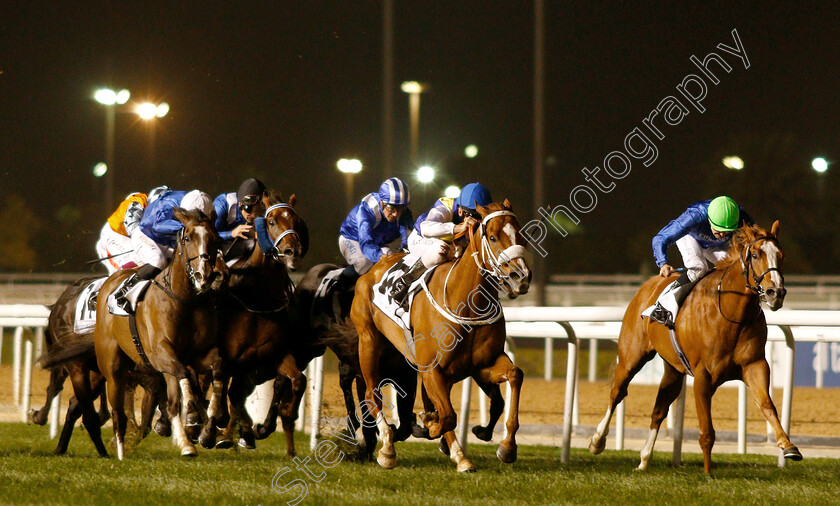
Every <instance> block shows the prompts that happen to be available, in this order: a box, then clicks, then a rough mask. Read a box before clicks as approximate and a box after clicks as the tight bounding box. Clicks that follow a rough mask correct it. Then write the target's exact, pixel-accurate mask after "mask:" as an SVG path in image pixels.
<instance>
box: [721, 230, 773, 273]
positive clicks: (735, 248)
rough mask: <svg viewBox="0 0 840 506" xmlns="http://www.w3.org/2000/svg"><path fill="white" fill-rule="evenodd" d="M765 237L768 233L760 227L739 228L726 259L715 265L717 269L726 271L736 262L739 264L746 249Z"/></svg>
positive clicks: (730, 243)
mask: <svg viewBox="0 0 840 506" xmlns="http://www.w3.org/2000/svg"><path fill="white" fill-rule="evenodd" d="M765 235H768V232H767V231H766V230H764V229H763V228H761V227H759V226H758V225H744V226H743V227H741V228H739V229H738V230H736V231H735V232H734V233H733V234H732V239H731V240H730V241H729V251H727V254H726V258H724V259H723V260H721V261H719V262H718V263H717V264H715V268H717V269H719V270H720V269H725V268H727V267H729V266H730V265H732V264H734V263H735V262H739V261H740V260H741V253H742V252H743V251H744V248H746V247H747V246H749V245H750V243H752V242H753V241H754V240H756V239H758V238H759V237H763V236H765Z"/></svg>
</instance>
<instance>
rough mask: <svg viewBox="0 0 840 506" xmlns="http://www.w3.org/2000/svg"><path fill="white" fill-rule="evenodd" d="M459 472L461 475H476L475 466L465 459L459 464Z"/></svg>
mask: <svg viewBox="0 0 840 506" xmlns="http://www.w3.org/2000/svg"><path fill="white" fill-rule="evenodd" d="M458 472H459V473H474V472H475V466H474V465H473V463H472V462H470V460H469V459H464V460H462V461H461V463H460V464H458Z"/></svg>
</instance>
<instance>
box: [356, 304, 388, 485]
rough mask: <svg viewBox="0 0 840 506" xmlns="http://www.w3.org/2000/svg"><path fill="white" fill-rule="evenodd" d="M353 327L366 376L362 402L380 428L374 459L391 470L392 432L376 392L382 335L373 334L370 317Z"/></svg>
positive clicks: (366, 420) (366, 422) (360, 360)
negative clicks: (376, 452)
mask: <svg viewBox="0 0 840 506" xmlns="http://www.w3.org/2000/svg"><path fill="white" fill-rule="evenodd" d="M354 323H355V322H354ZM356 330H357V331H358V333H359V364H360V365H361V368H362V375H363V376H364V378H365V400H364V403H363V404H364V405H365V406H366V407H367V409H368V412H369V414H370V420H373V421H374V424H375V426H376V427H377V428H378V429H379V438H380V439H382V448H380V449H379V454H378V455H377V457H376V461H377V462H378V463H379V465H380V466H382V467H384V468H385V469H393V468H395V467H396V466H397V450H396V449H395V448H394V431H393V430H392V429H391V426H390V425H389V424H388V420H387V419H386V418H385V414H384V413H382V396H381V394H379V392H378V391H376V389H377V388H378V387H379V382H380V375H379V359H380V357H381V356H382V336H381V335H380V336H377V335H376V334H375V332H376V330H375V328H374V326H373V322H371V321H369V320H368V321H367V322H366V324H364V325H359V324H356ZM370 420H369V419H368V418H367V417H365V416H364V415H363V416H362V420H361V422H362V424H363V425H368V424H369V423H370Z"/></svg>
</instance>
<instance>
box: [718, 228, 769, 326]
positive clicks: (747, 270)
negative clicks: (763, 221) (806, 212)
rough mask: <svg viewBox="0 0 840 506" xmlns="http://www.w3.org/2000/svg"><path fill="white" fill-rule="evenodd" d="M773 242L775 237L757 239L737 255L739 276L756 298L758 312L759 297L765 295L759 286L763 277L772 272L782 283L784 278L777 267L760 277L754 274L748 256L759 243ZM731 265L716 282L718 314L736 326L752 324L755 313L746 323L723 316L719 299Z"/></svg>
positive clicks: (750, 257)
mask: <svg viewBox="0 0 840 506" xmlns="http://www.w3.org/2000/svg"><path fill="white" fill-rule="evenodd" d="M775 240H776V238H775V237H772V236H768V235H765V236H762V237H759V238H758V239H756V240H754V241H753V242H751V243H750V244H749V245H748V246H746V247H745V248H744V250H743V253H739V254H738V258H739V260H740V261H741V269H742V270H741V275H742V276H744V280H745V281H746V282H747V288H748V289H749V290H750V291H751V292H753V293H755V294H756V295H757V296H758V297H757V298H756V306H757V307H758V308H759V312H760V308H761V297H763V296H764V293H765V292H764V288H763V287H762V286H761V281H762V280H763V279H764V276H766V275H768V274H770V273H771V272H773V271H776V272H778V273H779V276H781V278H782V282H784V279H785V278H784V276H782V271H781V270H779V268H778V267H770V268H768V269H767V270H765V271H764V272H762V273H761V274H760V275H759V274H756V272H755V268H754V267H753V263H752V256H751V255H750V249H751V248H752V247H753V246H754V245H755V244H756V243H757V242H759V241H775ZM732 265H734V264H730V265H729V266H728V267H727V268H726V269H724V270H723V275H721V277H720V280H719V281H718V288H717V290H718V312H719V313H720V315H721V316H723V318H724V319H725V320H726V321H728V322H729V323H734V324H736V325H743V324H745V323H752V322H754V321H755V320H756V318H758V313H756V315H755V318H753V319H752V320H750V321H747V320H744V321H736V320H730V319H729V318H728V317H727V316H726V315H725V314H723V304H722V302H721V297H722V293H723V278H725V277H726V271H728V270H729V268H730V267H732ZM751 276H752V281H753V283H755V285H751V284H750V277H751Z"/></svg>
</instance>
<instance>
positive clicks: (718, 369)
mask: <svg viewBox="0 0 840 506" xmlns="http://www.w3.org/2000/svg"><path fill="white" fill-rule="evenodd" d="M783 258H784V253H783V252H782V250H781V247H780V246H779V222H778V221H776V222H775V223H773V226H772V228H771V229H770V232H769V233H768V232H767V231H766V230H764V229H763V228H761V227H758V226H756V225H753V226H747V227H743V228H741V229H739V230H738V231H736V232H735V233H734V235H733V237H732V242H731V245H730V249H729V254H728V256H727V257H726V258H725V259H724V260H721V261H720V262H718V264H717V266H716V270H715V271H714V272H712V273H711V274H709V275H707V276H706V277H704V278H703V279H701V280H700V281H698V282H697V285H696V286H695V287H694V289H693V290H692V291H691V293H690V294H689V295H688V297H687V298H686V299H685V301H684V302H683V304H682V307H681V309H680V311H679V313H678V314H677V321H676V328H675V330H676V337H677V341H678V343H679V345H680V347H681V348H682V350H683V353H684V354H685V356H686V358H687V359H688V363H689V365H690V366H691V370H692V371H693V373H694V400H695V402H696V405H697V418H698V420H699V423H700V447H701V448H702V450H703V468H704V470H705V472H706V473H709V472H710V471H711V467H712V459H711V455H712V446H713V445H714V442H715V429H714V427H713V426H712V412H711V407H712V396H713V395H714V393H715V391H716V390H717V388H718V387H719V386H720V385H721V384H723V383H724V382H725V381H729V380H743V381H744V383H746V384H747V386H748V387H749V389H750V391H751V392H752V395H753V397H754V399H755V402H756V404H757V405H758V407H759V408H760V409H761V412H762V414H763V415H764V418H766V419H767V421H768V422H769V423H770V425H771V426H772V427H773V430H774V431H775V434H776V444H777V446H778V447H779V448H781V449H782V450H783V453H784V456H785V458H788V459H791V460H801V459H802V455H801V454H800V453H799V450H798V449H797V448H796V446H794V445H793V443H791V442H790V439H788V435H787V434H786V433H785V431H784V429H783V428H782V426H781V424H780V423H779V417H778V415H777V413H776V407H775V405H774V404H773V400H772V399H771V398H770V393H769V377H770V367H769V366H768V365H767V360H766V359H765V358H764V345H765V343H766V342H767V322H766V320H765V319H764V313H763V312H762V310H761V306H760V304H761V301H762V300H763V301H764V302H765V303H766V304H767V306H768V307H769V308H770V310H771V311H776V310H777V309H779V308H780V307H782V304H783V303H784V298H785V294H786V293H787V291H786V290H785V287H784V278H783V277H782V272H781V269H782V260H783ZM673 281H674V277H673V276H672V277H671V278H668V279H665V278H662V277H660V276H654V277H652V278H650V279H649V280H648V281H646V282H645V284H644V285H642V287H641V288H640V289H639V291H638V292H637V293H636V295H635V297H633V300H632V301H631V302H630V305H629V306H628V307H627V312H626V313H625V314H624V321H623V323H622V325H621V332H620V334H619V338H618V365H617V366H616V368H615V376H614V378H613V381H612V391H611V392H610V403H609V407H608V408H607V414H606V416H605V417H604V419H603V420H602V421H601V423H600V424H599V425H598V427H597V429H596V430H595V434H594V435H593V436H592V438H591V439H590V444H589V451H591V452H592V453H595V454H598V453H601V452H602V451H603V450H604V447H605V445H606V437H607V433H608V432H609V425H610V419H611V418H612V414H613V412H614V411H615V408H616V406H618V403H619V402H621V400H622V399H624V397H626V396H627V385H628V384H629V383H630V380H632V378H633V376H634V375H635V374H636V373H637V372H639V370H640V369H641V368H642V366H643V365H644V364H645V363H646V362H648V361H649V360H651V359H652V358H653V357H654V356H655V355H656V354H657V353H658V354H659V355H660V356H661V357H662V358H663V360H664V362H665V374H664V376H663V377H662V381H661V383H660V384H659V393H658V395H657V396H656V404H655V406H654V408H653V413H652V415H651V422H650V435H649V436H648V440H647V442H646V443H645V446H644V448H643V449H642V452H641V463H640V464H639V469H640V470H644V469H646V468H647V466H648V463H649V462H650V458H651V456H652V454H653V445H654V443H655V442H656V436H657V434H658V433H659V427H660V425H661V424H662V420H663V419H664V418H665V417H666V415H667V414H668V407H669V406H670V405H671V403H672V402H673V401H674V400H675V399H676V398H677V396H678V395H679V393H680V390H681V389H682V384H683V378H684V377H685V375H686V374H687V372H688V371H687V370H686V368H685V367H684V366H683V365H682V364H681V362H680V360H679V358H678V357H677V353H676V351H675V350H674V347H673V346H672V345H671V341H670V337H669V333H668V329H666V328H665V327H664V326H662V325H659V324H657V323H652V322H651V321H650V320H649V319H648V318H645V319H642V318H641V317H640V314H641V312H642V310H644V308H646V307H648V306H650V305H651V304H653V303H654V302H655V301H656V298H657V297H658V295H659V293H660V292H662V290H664V289H665V287H666V286H668V285H669V284H670V283H671V282H673Z"/></svg>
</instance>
